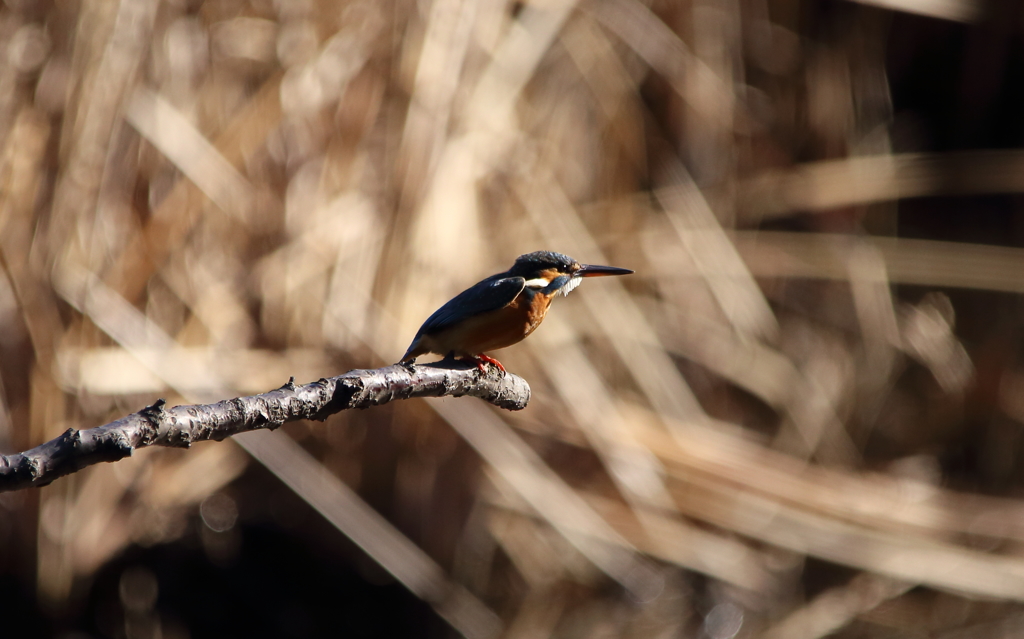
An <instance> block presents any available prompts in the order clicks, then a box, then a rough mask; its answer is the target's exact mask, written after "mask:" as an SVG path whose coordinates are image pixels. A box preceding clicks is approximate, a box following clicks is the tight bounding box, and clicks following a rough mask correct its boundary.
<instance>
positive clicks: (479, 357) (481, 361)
mask: <svg viewBox="0 0 1024 639" xmlns="http://www.w3.org/2000/svg"><path fill="white" fill-rule="evenodd" d="M473 359H475V360H476V367H477V368H479V369H480V372H481V373H484V372H486V371H487V369H486V368H485V367H484V362H487V363H489V364H494V365H495V366H497V367H498V369H499V370H501V372H502V373H504V372H506V371H505V367H504V366H502V365H501V362H499V361H498V360H496V359H494V358H493V357H488V356H487V355H484V354H483V353H480V354H479V355H477V356H476V357H474V358H473Z"/></svg>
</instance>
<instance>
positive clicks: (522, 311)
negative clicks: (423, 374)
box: [429, 293, 551, 355]
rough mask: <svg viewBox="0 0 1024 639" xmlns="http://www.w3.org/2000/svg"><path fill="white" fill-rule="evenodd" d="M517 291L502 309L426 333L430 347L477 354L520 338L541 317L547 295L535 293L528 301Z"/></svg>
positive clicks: (531, 330) (544, 310) (549, 301)
mask: <svg viewBox="0 0 1024 639" xmlns="http://www.w3.org/2000/svg"><path fill="white" fill-rule="evenodd" d="M527 298H528V296H527V295H526V294H523V293H520V294H519V296H518V297H516V299H515V300H514V301H513V302H512V303H511V304H509V305H508V306H506V307H504V308H500V309H498V310H496V311H491V312H490V313H484V314H483V315H477V316H476V317H471V318H469V319H467V320H466V321H464V322H460V323H459V324H457V325H456V326H453V327H451V328H449V329H447V330H445V331H442V332H440V333H437V334H435V335H431V336H430V340H429V341H430V344H429V346H430V350H431V351H433V352H435V353H440V354H446V353H448V352H450V351H455V354H456V355H478V354H480V353H486V352H487V351H493V350H497V349H499V348H505V347H506V346H511V345H513V344H516V343H518V342H521V341H522V340H524V339H525V338H526V337H527V336H528V335H529V334H530V333H532V332H533V331H535V330H536V329H537V327H538V326H540V323H541V322H542V321H543V320H544V314H545V313H547V310H548V306H550V305H551V297H550V296H547V295H542V294H540V293H537V294H535V295H533V299H532V300H528V299H527Z"/></svg>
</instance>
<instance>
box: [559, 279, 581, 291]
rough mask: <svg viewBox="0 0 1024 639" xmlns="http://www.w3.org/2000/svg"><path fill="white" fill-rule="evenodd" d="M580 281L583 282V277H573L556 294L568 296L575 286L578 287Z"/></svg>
mask: <svg viewBox="0 0 1024 639" xmlns="http://www.w3.org/2000/svg"><path fill="white" fill-rule="evenodd" d="M582 281H583V277H582V276H581V275H577V276H576V277H574V278H572V279H571V280H569V281H568V282H566V283H565V286H563V287H562V288H561V289H559V291H558V292H559V293H561V294H562V295H568V294H569V293H572V289H574V288H576V287H577V286H579V285H580V282H582Z"/></svg>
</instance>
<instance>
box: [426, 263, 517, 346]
mask: <svg viewBox="0 0 1024 639" xmlns="http://www.w3.org/2000/svg"><path fill="white" fill-rule="evenodd" d="M524 288H526V279H525V278H522V277H503V276H502V275H492V276H491V277H488V278H487V279H486V280H483V281H482V282H478V283H476V284H474V285H473V286H470V287H469V288H467V289H466V290H464V291H462V292H461V293H459V294H458V295H456V296H455V297H453V298H452V299H450V300H448V303H447V304H445V305H444V306H442V307H441V308H439V309H437V310H436V311H434V314H433V315H431V316H430V317H428V318H427V321H425V322H423V326H421V327H420V330H418V331H417V332H416V337H419V336H420V335H423V334H424V333H436V332H439V331H443V330H444V329H446V328H449V327H450V326H454V325H455V324H457V323H458V322H461V321H462V320H464V319H466V318H468V317H473V316H474V315H480V314H481V313H487V312H490V311H496V310H498V309H499V308H504V307H505V306H508V305H509V304H511V303H512V300H514V299H516V296H517V295H519V294H520V293H522V292H523V289H524ZM413 342H415V339H414V340H413Z"/></svg>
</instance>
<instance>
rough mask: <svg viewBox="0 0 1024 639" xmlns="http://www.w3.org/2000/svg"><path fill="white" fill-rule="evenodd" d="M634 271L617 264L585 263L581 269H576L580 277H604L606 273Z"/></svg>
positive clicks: (628, 272)
mask: <svg viewBox="0 0 1024 639" xmlns="http://www.w3.org/2000/svg"><path fill="white" fill-rule="evenodd" d="M632 272H633V271H631V270H629V269H628V268H619V267H617V266H597V265H596V264H584V265H583V266H582V268H580V270H578V271H576V275H577V276H579V277H604V276H605V275H629V274H630V273H632Z"/></svg>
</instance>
